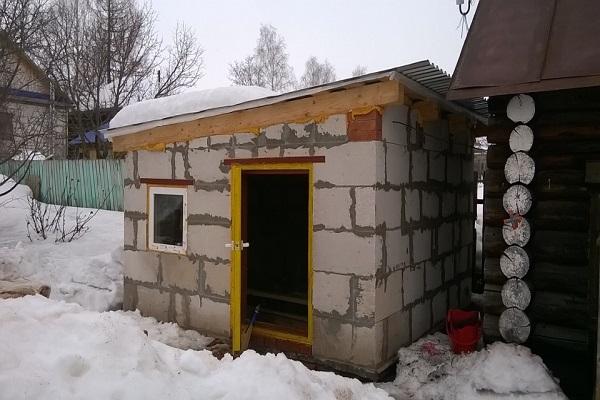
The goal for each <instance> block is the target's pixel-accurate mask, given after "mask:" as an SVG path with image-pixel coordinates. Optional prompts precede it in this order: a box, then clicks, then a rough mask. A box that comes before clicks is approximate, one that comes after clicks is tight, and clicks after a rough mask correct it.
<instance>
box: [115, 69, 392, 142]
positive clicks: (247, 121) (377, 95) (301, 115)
mask: <svg viewBox="0 0 600 400" xmlns="http://www.w3.org/2000/svg"><path fill="white" fill-rule="evenodd" d="M403 102H404V86H403V85H402V84H400V83H399V82H398V81H396V80H388V81H381V82H376V83H371V84H367V85H362V86H358V87H353V88H350V89H346V90H341V91H336V92H325V93H317V94H315V95H314V96H309V97H306V98H301V99H298V100H290V101H286V102H281V103H275V104H271V105H266V106H262V107H257V108H251V109H246V110H240V111H235V112H231V113H228V114H221V115H215V116H212V117H206V118H200V119H197V120H193V121H186V122H180V123H177V124H171V125H164V126H158V127H154V128H150V129H148V130H146V131H141V132H137V133H132V134H128V135H122V136H116V137H114V138H113V150H114V151H131V150H136V149H142V148H148V147H152V146H157V145H160V144H166V143H174V142H184V141H188V140H192V139H195V138H200V137H206V136H211V135H224V134H233V133H236V132H256V131H257V130H258V129H260V128H264V127H267V126H270V125H275V124H281V123H292V122H307V121H311V120H320V119H323V118H325V117H328V116H330V115H334V114H345V113H347V112H349V111H352V110H360V109H365V108H368V107H373V106H384V105H386V104H391V103H403Z"/></svg>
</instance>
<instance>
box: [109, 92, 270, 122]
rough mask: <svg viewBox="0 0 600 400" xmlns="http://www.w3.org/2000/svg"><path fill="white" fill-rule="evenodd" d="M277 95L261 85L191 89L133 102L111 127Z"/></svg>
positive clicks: (123, 110) (120, 112)
mask: <svg viewBox="0 0 600 400" xmlns="http://www.w3.org/2000/svg"><path fill="white" fill-rule="evenodd" d="M274 95H277V93H275V92H273V91H271V90H269V89H265V88H262V87H258V86H230V87H220V88H215V89H207V90H191V91H188V92H184V93H180V94H175V95H173V96H166V97H160V98H157V99H150V100H144V101H141V102H139V103H134V104H130V105H128V106H126V107H124V108H123V109H122V110H121V111H119V112H118V113H117V115H115V117H114V118H113V119H112V120H111V121H110V129H115V128H121V127H124V126H131V125H137V124H143V123H146V122H151V121H158V120H162V119H165V118H170V117H174V116H178V115H184V114H192V113H197V112H200V111H205V110H210V109H213V108H219V107H226V106H232V105H236V104H240V103H244V102H246V101H250V100H256V99H259V98H263V97H269V96H274Z"/></svg>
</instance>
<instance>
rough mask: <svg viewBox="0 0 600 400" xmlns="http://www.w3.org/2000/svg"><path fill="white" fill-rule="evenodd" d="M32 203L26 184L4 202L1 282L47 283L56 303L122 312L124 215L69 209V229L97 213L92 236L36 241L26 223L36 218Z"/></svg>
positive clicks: (90, 223) (91, 223) (0, 234)
mask: <svg viewBox="0 0 600 400" xmlns="http://www.w3.org/2000/svg"><path fill="white" fill-rule="evenodd" d="M9 185H10V183H9ZM28 199H31V190H30V189H29V188H28V187H27V186H24V185H17V186H16V188H15V190H13V191H12V192H11V193H10V195H8V196H5V198H3V205H2V206H1V207H0V280H9V281H17V282H23V281H32V282H37V283H44V284H47V285H49V286H50V287H51V288H52V291H51V293H50V298H51V299H57V300H65V301H69V302H74V303H78V304H81V305H82V306H84V307H85V308H88V309H91V310H97V311H104V310H109V309H118V308H121V304H122V302H123V272H122V271H123V266H122V261H121V257H122V251H123V213H122V212H116V211H106V210H91V209H85V208H76V207H64V213H62V216H63V217H64V218H65V220H64V221H65V227H73V226H77V214H78V213H79V214H80V215H81V216H85V215H86V214H87V213H90V212H93V213H96V215H95V217H94V218H93V219H91V220H90V221H88V225H85V226H89V227H90V228H91V229H89V231H88V232H87V233H86V235H85V236H83V237H79V239H78V240H74V241H72V242H70V243H62V242H57V243H55V241H51V240H34V241H30V240H28V232H27V227H26V225H25V224H24V223H23V220H25V219H27V217H28V215H29V213H30V207H29V205H28ZM49 207H53V206H49ZM49 212H53V210H52V208H50V211H49ZM80 226H81V224H80ZM30 231H31V228H30ZM67 232H68V231H67ZM49 233H50V232H49ZM54 234H56V233H50V236H49V237H51V236H52V235H54Z"/></svg>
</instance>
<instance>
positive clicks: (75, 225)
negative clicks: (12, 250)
mask: <svg viewBox="0 0 600 400" xmlns="http://www.w3.org/2000/svg"><path fill="white" fill-rule="evenodd" d="M78 186H79V181H74V180H73V179H71V184H70V185H66V186H65V189H64V190H63V192H62V194H61V196H60V201H59V203H60V204H46V203H42V202H40V201H38V200H36V199H34V198H33V197H32V196H28V197H27V204H28V205H29V214H28V215H27V218H26V221H27V237H28V238H29V240H30V241H32V242H33V238H32V235H33V234H35V235H34V236H36V238H37V239H42V240H46V239H47V238H48V234H49V233H54V234H55V242H63V243H65V242H67V243H68V242H72V241H73V240H76V239H79V238H80V237H82V236H83V235H85V234H86V233H87V232H88V231H89V230H90V221H91V220H92V219H93V218H94V217H95V216H96V214H98V212H99V211H100V208H97V209H95V210H85V209H80V208H79V207H67V206H66V204H70V203H71V200H72V199H73V196H74V193H75V191H76V190H77V187H78ZM107 198H108V196H105V197H104V200H103V201H102V203H101V205H102V204H104V202H105V201H106V199H107ZM67 208H70V209H71V214H72V216H71V217H69V218H68V217H67Z"/></svg>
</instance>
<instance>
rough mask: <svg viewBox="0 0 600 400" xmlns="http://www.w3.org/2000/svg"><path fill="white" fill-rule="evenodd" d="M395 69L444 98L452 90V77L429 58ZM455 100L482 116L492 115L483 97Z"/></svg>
mask: <svg viewBox="0 0 600 400" xmlns="http://www.w3.org/2000/svg"><path fill="white" fill-rule="evenodd" d="M395 70H396V71H397V72H398V73H400V74H402V75H404V76H405V77H407V78H409V79H411V80H413V81H415V82H416V83H418V84H419V85H422V86H424V87H426V88H427V89H429V90H432V91H433V92H435V93H437V94H439V95H440V96H442V97H444V98H446V95H447V94H448V91H449V90H450V82H451V81H452V77H451V76H450V75H449V74H448V73H447V72H446V71H444V70H442V69H440V68H439V67H438V66H437V65H435V64H433V63H431V62H430V61H429V60H424V61H419V62H416V63H413V64H408V65H404V66H402V67H398V68H396V69H395ZM454 102H455V103H458V104H460V105H461V106H463V107H465V108H468V109H469V110H471V111H473V112H475V113H477V114H479V115H481V116H482V117H485V118H488V117H489V116H490V115H489V112H488V104H487V101H486V100H485V99H483V98H481V97H476V98H473V99H467V100H460V101H454Z"/></svg>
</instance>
